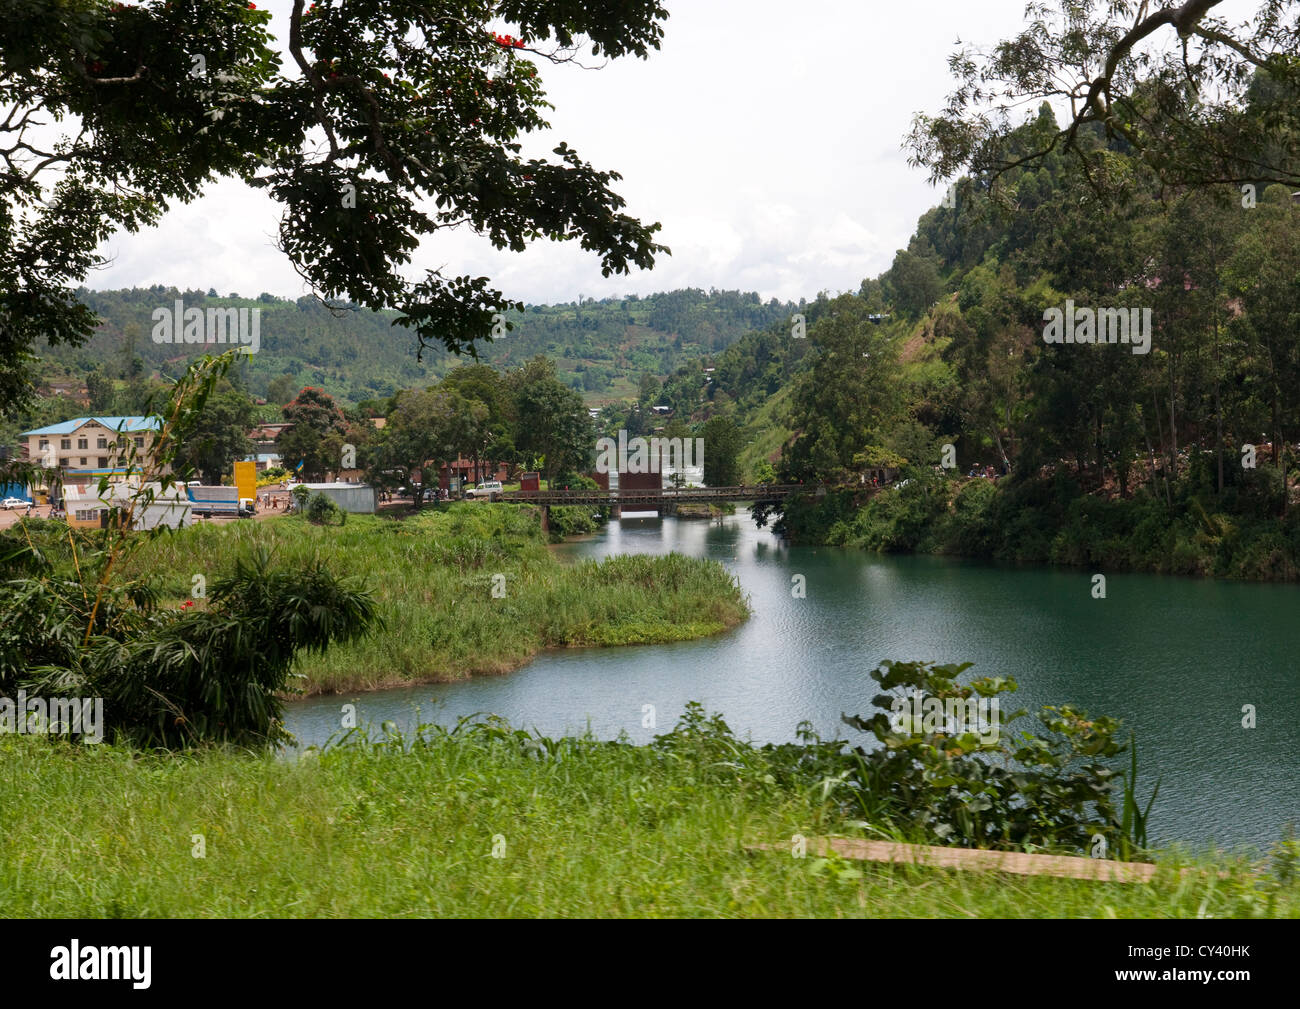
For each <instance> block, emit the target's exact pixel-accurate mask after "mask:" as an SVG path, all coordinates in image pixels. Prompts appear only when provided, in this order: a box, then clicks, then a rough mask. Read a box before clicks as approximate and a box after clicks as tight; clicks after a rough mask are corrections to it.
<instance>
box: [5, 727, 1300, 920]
mask: <svg viewBox="0 0 1300 1009" xmlns="http://www.w3.org/2000/svg"><path fill="white" fill-rule="evenodd" d="M557 758H558V759H557ZM770 778H771V776H770V775H767V774H766V773H765V772H764V767H763V765H762V764H761V762H757V761H756V759H755V758H754V756H753V754H752V753H751V754H749V755H744V756H742V757H740V758H739V759H736V760H732V761H730V762H726V763H723V762H719V761H718V760H717V754H716V753H713V752H711V751H708V750H707V749H706V748H701V749H700V750H698V751H693V750H692V749H691V748H690V746H689V745H686V746H679V747H676V748H674V749H673V750H672V751H671V752H669V751H664V750H656V749H654V748H651V747H633V746H627V745H618V744H602V743H595V742H583V741H580V740H579V741H573V740H570V741H561V742H559V743H550V744H547V743H541V744H539V743H537V742H536V741H534V743H533V745H532V746H531V747H530V746H528V745H526V740H525V739H523V738H521V737H520V736H518V735H516V734H512V733H507V732H505V731H500V732H496V733H470V734H465V733H462V734H461V735H460V736H456V737H450V738H448V737H445V736H444V737H441V738H430V739H428V740H427V741H426V742H425V743H424V744H422V745H419V746H416V747H414V748H413V749H410V750H409V751H408V752H402V751H401V749H398V748H390V747H383V746H360V745H349V746H345V747H343V748H340V749H336V750H332V751H326V752H325V753H324V754H322V755H319V756H315V757H310V758H304V759H303V760H301V761H299V762H288V761H283V760H277V759H274V758H271V757H253V756H248V755H240V754H231V753H222V752H219V751H210V752H206V753H199V754H196V755H186V756H181V755H172V756H155V755H141V754H138V753H131V752H129V751H126V750H123V749H119V748H116V747H112V746H109V745H107V744H105V745H100V746H90V747H83V748H80V749H78V748H75V747H72V746H69V745H67V744H65V743H61V742H56V743H51V742H49V741H48V740H46V739H37V738H32V737H16V736H3V737H0V787H3V790H4V795H5V797H6V798H5V802H4V803H3V804H0V836H3V837H4V845H3V846H2V847H0V915H4V916H6V917H26V916H60V917H61V916H80V917H137V916H139V917H162V916H217V917H225V916H231V917H282V916H288V917H346V916H396V917H405V916H429V915H436V916H467V917H488V916H539V915H545V916H607V917H619V916H691V917H694V916H721V917H740V916H822V917H962V918H965V917H1121V918H1163V917H1180V918H1181V917H1188V918H1190V917H1197V916H1206V917H1208V916H1213V917H1241V916H1289V917H1296V916H1300V890H1298V889H1297V883H1296V881H1295V878H1294V876H1292V877H1291V878H1290V880H1289V881H1284V880H1285V869H1283V870H1282V871H1281V875H1279V874H1278V873H1277V872H1275V871H1274V870H1270V869H1269V868H1267V866H1265V867H1264V868H1263V870H1262V871H1257V867H1255V866H1253V865H1252V863H1251V862H1250V861H1249V860H1248V859H1244V858H1230V857H1227V856H1215V857H1205V858H1201V859H1198V860H1194V861H1191V862H1189V861H1187V860H1184V859H1181V858H1180V857H1179V856H1178V855H1176V854H1175V853H1172V852H1167V853H1165V854H1163V855H1161V856H1160V857H1159V863H1160V864H1161V865H1162V867H1163V869H1162V871H1161V872H1160V873H1159V874H1158V875H1157V877H1156V879H1155V880H1154V881H1153V882H1151V883H1149V884H1118V883H1091V882H1083V881H1076V880H1066V879H1054V878H1045V877H1042V878H1040V877H1017V876H1005V875H998V874H993V873H970V872H955V871H950V870H934V869H921V868H915V867H897V868H895V867H887V866H881V865H876V864H871V863H852V862H846V861H841V860H832V861H829V862H828V861H826V860H824V859H817V858H814V857H812V856H811V855H809V856H808V857H807V858H804V859H796V858H793V857H791V856H790V855H789V854H786V853H782V852H771V853H762V854H754V853H749V852H746V851H745V848H744V846H745V845H746V844H749V843H752V842H754V841H783V840H787V839H789V838H790V837H792V835H794V834H796V833H800V834H804V835H806V836H813V835H815V834H819V833H822V832H830V831H842V832H846V833H856V834H859V835H860V834H861V831H860V830H857V829H856V828H854V827H852V826H850V825H846V824H839V823H836V822H833V821H830V820H827V819H826V818H825V817H824V810H823V808H822V807H820V806H819V805H818V804H817V802H816V801H815V796H817V795H818V794H820V790H819V789H808V788H805V787H802V786H799V787H793V786H782V785H778V784H775V783H774V782H773V781H772V780H770ZM200 834H201V835H202V841H203V845H204V852H203V854H204V856H205V857H203V858H196V857H194V851H195V844H196V839H195V836H194V835H200ZM494 839H495V843H496V844H497V850H498V852H499V853H500V854H501V855H502V856H503V857H499V858H496V857H493V856H492V851H493V845H494ZM502 845H504V847H502ZM1188 864H1190V865H1193V866H1195V867H1196V870H1197V871H1195V872H1194V873H1193V874H1191V875H1189V876H1186V877H1180V876H1179V875H1178V874H1177V873H1176V872H1175V871H1174V870H1175V869H1177V868H1178V867H1179V866H1181V865H1188ZM1164 869H1167V870H1168V871H1163V870H1164ZM1219 873H1223V874H1224V875H1222V876H1220V875H1219Z"/></svg>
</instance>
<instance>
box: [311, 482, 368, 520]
mask: <svg viewBox="0 0 1300 1009" xmlns="http://www.w3.org/2000/svg"><path fill="white" fill-rule="evenodd" d="M302 486H303V487H306V488H307V489H308V490H309V491H311V492H312V493H313V494H315V493H316V492H317V491H319V492H320V493H321V494H324V495H325V496H326V497H327V498H329V499H330V500H331V501H333V502H334V503H335V504H336V505H338V506H339V507H340V508H342V509H343V510H344V511H345V512H352V513H353V514H357V515H373V514H374V513H375V511H376V508H377V503H376V498H375V489H374V488H373V487H371V486H370V485H369V484H363V483H305V484H302Z"/></svg>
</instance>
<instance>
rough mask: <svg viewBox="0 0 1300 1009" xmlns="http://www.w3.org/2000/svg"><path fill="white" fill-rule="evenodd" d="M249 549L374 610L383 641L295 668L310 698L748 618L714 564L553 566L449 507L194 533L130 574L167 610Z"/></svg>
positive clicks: (138, 559)
mask: <svg viewBox="0 0 1300 1009" xmlns="http://www.w3.org/2000/svg"><path fill="white" fill-rule="evenodd" d="M259 545H261V546H265V547H267V548H268V549H270V550H271V551H272V552H273V558H274V559H275V560H276V561H277V562H278V563H281V564H287V565H289V566H292V567H300V566H302V565H305V564H306V563H308V562H309V561H310V560H312V559H314V558H320V559H321V560H323V561H324V562H325V564H326V565H327V566H328V567H329V568H330V570H332V571H333V572H335V573H336V574H339V575H342V576H355V577H357V578H360V579H364V580H365V582H366V585H367V586H368V588H369V589H370V591H371V592H372V593H373V594H374V596H375V598H376V599H377V601H378V603H379V611H380V614H381V616H382V617H383V620H384V622H385V626H384V627H383V628H382V629H379V630H376V631H374V632H372V633H371V634H370V635H369V636H368V637H366V638H365V639H363V640H361V641H359V642H356V643H354V644H349V645H341V646H337V647H334V648H331V649H330V650H329V651H327V652H326V653H325V654H323V655H304V656H303V657H302V658H301V659H300V660H299V664H298V672H300V673H301V674H303V676H304V677H305V680H304V681H303V685H304V687H305V689H306V690H308V691H309V692H313V693H316V692H325V693H328V692H331V691H344V690H365V689H373V688H378V687H383V686H393V685H399V684H403V683H414V682H434V681H436V682H446V681H451V680H458V679H463V678H465V677H468V676H471V675H474V674H478V673H500V672H505V671H507V670H510V669H515V668H517V667H519V666H520V665H522V664H523V663H525V662H527V661H528V660H529V659H530V658H531V657H532V656H533V655H535V654H536V653H537V652H538V651H539V650H541V649H543V648H558V647H577V646H589V645H601V646H603V645H624V644H649V643H659V642H666V641H680V640H686V639H690V638H697V637H702V636H704V635H709V634H716V633H719V632H721V631H723V630H726V629H727V628H729V627H733V626H735V625H736V624H738V623H740V622H741V621H743V620H744V619H746V617H747V616H748V609H747V606H746V604H745V602H744V600H743V598H742V596H741V593H740V590H739V588H738V587H737V586H736V584H735V583H734V582H733V581H732V579H731V578H730V576H729V575H727V574H726V572H725V571H724V570H723V569H722V568H721V567H720V566H718V565H717V564H715V563H713V562H708V561H702V560H696V559H693V558H686V557H682V556H680V555H669V556H666V557H615V558H609V559H607V560H604V561H602V562H600V563H595V562H588V563H582V564H562V563H560V562H559V561H557V560H556V559H555V558H554V557H553V556H551V554H550V553H549V552H548V550H547V549H546V542H545V538H544V536H543V535H542V533H541V531H540V527H539V524H538V520H537V518H536V516H535V514H533V513H532V512H530V511H529V510H527V509H525V508H522V507H516V506H511V505H481V504H456V505H451V506H449V507H447V508H445V509H439V510H436V511H435V510H430V511H428V512H425V513H423V514H420V515H417V516H413V517H411V518H407V519H405V520H402V521H396V520H392V519H387V518H378V517H373V516H364V515H354V516H350V517H349V519H348V521H347V523H346V524H344V525H342V526H313V525H311V524H309V523H308V522H306V521H305V520H304V519H301V518H298V517H286V518H280V519H276V520H274V521H268V522H241V523H231V524H203V525H198V526H195V527H192V528H189V529H184V530H181V531H180V532H178V533H176V534H175V535H168V536H162V537H159V538H158V539H156V540H155V541H153V542H151V543H149V544H148V545H147V546H145V547H144V548H143V549H142V550H141V551H140V552H139V553H138V554H137V555H136V556H135V557H134V558H132V560H131V566H132V570H133V571H134V572H137V573H146V574H148V575H150V576H151V577H153V578H155V579H156V580H157V582H158V583H159V584H160V585H161V587H162V588H163V591H164V593H165V594H166V595H169V596H171V597H173V598H175V599H176V600H178V601H179V600H181V599H187V598H189V597H190V593H191V589H192V587H193V586H194V584H195V576H196V575H202V576H203V578H204V579H205V580H207V581H211V580H212V579H213V578H214V577H215V576H216V575H217V574H218V573H219V572H222V571H226V570H229V569H230V567H231V566H232V565H233V563H234V560H235V558H236V557H237V556H239V555H241V554H246V553H247V552H248V551H249V550H251V549H252V548H254V547H256V546H259ZM199 605H202V601H201V600H200V601H199Z"/></svg>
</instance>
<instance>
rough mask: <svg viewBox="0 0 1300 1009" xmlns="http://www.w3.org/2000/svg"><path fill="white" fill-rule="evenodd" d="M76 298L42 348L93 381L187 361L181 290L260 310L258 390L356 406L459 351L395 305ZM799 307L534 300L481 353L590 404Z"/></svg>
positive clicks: (65, 368) (669, 299)
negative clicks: (80, 318)
mask: <svg viewBox="0 0 1300 1009" xmlns="http://www.w3.org/2000/svg"><path fill="white" fill-rule="evenodd" d="M78 296H79V297H80V298H81V300H82V301H84V302H85V303H86V304H87V305H88V306H89V307H90V308H92V309H93V310H94V311H95V312H96V313H97V314H98V315H99V316H100V318H101V319H102V320H103V321H102V324H101V326H100V328H99V330H98V332H97V333H96V334H95V336H94V337H93V338H92V339H91V340H90V341H89V342H88V343H87V344H86V345H85V346H82V347H76V348H71V347H55V348H50V347H42V348H41V349H40V353H41V356H42V358H43V359H44V360H45V362H46V365H45V368H44V369H43V371H44V374H43V377H45V378H46V379H75V380H84V379H85V377H86V376H87V374H88V373H90V372H92V371H94V370H95V369H96V368H98V369H99V370H100V371H102V372H103V374H104V375H105V376H106V377H107V378H108V379H110V380H116V379H120V378H125V377H130V376H131V375H132V374H139V373H141V371H143V373H144V374H146V375H147V374H150V373H154V372H158V373H161V374H164V375H168V376H173V377H174V375H175V374H176V373H177V372H178V371H180V370H181V368H182V367H183V366H184V363H185V362H186V361H187V360H188V354H186V355H182V356H178V355H177V353H176V352H177V350H178V349H188V348H178V347H176V346H174V345H167V344H155V343H154V342H153V340H152V339H151V333H152V331H153V327H154V323H153V318H152V316H153V312H154V311H155V310H156V309H158V308H160V307H166V308H171V306H172V304H173V303H174V302H175V301H176V300H177V299H180V300H182V301H183V302H184V305H185V307H186V308H201V309H207V308H240V307H244V308H258V309H260V310H261V318H260V324H261V330H260V348H259V350H258V353H257V354H256V355H253V356H251V358H250V359H249V361H248V363H247V364H246V365H245V366H244V368H245V381H246V384H247V387H248V389H249V391H250V392H252V393H253V394H254V395H256V396H265V395H266V394H267V391H268V388H269V386H270V383H271V382H272V381H273V380H275V379H277V378H282V377H283V376H286V375H287V376H290V377H291V379H292V381H291V382H290V383H286V384H289V385H292V388H293V390H295V391H296V390H297V389H299V388H301V387H302V386H304V385H313V386H318V387H321V388H324V389H326V390H328V391H329V392H330V393H331V395H333V396H335V397H336V398H337V399H339V400H341V401H344V402H352V403H355V402H359V401H361V400H365V399H375V398H382V397H385V396H390V395H392V394H393V393H394V392H396V391H397V390H399V389H408V388H413V387H422V386H426V385H429V384H430V383H432V382H433V381H435V380H436V379H437V378H438V377H440V376H442V375H444V374H446V372H447V370H448V368H450V367H452V366H453V365H454V364H455V362H456V361H457V360H458V359H457V358H455V357H453V356H452V355H450V354H447V353H439V352H438V351H437V350H436V349H429V350H426V351H425V353H424V360H423V362H417V361H416V357H415V352H416V340H415V337H414V335H413V334H412V333H411V332H410V331H409V330H407V329H405V328H402V327H400V326H394V325H393V324H392V319H393V314H384V313H376V312H371V311H369V310H348V311H344V312H342V313H338V314H336V313H332V312H331V311H329V310H328V309H326V308H325V307H324V306H322V305H321V304H320V303H319V302H318V301H316V300H315V299H312V298H300V299H298V300H297V301H292V300H287V299H281V298H276V297H274V296H272V295H269V294H262V295H260V296H259V297H257V298H240V297H239V296H238V295H230V296H227V297H218V296H217V292H216V291H213V290H209V291H208V292H207V293H206V294H205V293H204V292H202V291H198V290H192V291H179V290H177V289H175V288H165V287H162V286H154V287H150V288H133V289H131V290H119V291H91V290H86V289H82V290H81V291H79V292H78ZM793 311H797V308H796V307H795V306H792V305H789V304H780V303H778V302H777V301H775V300H772V301H769V302H767V303H764V302H762V301H761V300H760V298H759V296H758V295H757V294H754V293H742V292H739V291H717V290H713V291H703V290H700V289H696V288H692V289H687V290H680V291H671V292H667V293H663V294H654V295H650V296H648V297H644V298H639V297H637V296H635V295H632V296H629V297H627V298H626V299H618V298H607V299H605V300H603V301H591V300H582V301H581V302H580V303H569V304H558V305H535V306H533V305H530V306H527V307H526V310H525V311H524V312H521V313H512V314H510V315H508V316H507V317H506V318H507V320H508V321H510V322H511V323H513V325H514V327H515V328H514V329H513V330H511V331H510V332H509V333H508V334H507V335H506V336H504V337H502V338H501V339H498V340H495V341H493V342H492V343H483V344H481V345H480V347H479V354H480V359H481V360H482V361H483V362H484V363H487V364H491V365H493V366H496V367H501V368H505V367H512V366H516V365H519V364H522V363H523V362H524V361H526V360H528V359H529V358H531V357H533V356H534V355H536V354H546V355H547V356H549V357H551V358H553V359H554V360H555V361H556V363H557V365H558V367H559V369H560V374H561V377H562V378H564V379H565V380H566V381H568V382H569V383H570V384H571V385H572V386H573V387H574V388H576V389H578V390H579V391H581V392H583V393H584V395H585V396H586V397H587V399H588V401H590V402H600V401H603V400H606V399H620V398H635V396H636V394H637V390H638V383H639V381H640V379H641V378H642V376H644V375H646V374H650V375H654V376H655V377H657V378H661V377H662V376H664V375H667V374H669V373H670V372H672V371H674V370H676V369H677V368H679V367H680V366H681V365H683V364H684V363H686V362H688V361H690V360H692V359H695V358H701V357H705V356H708V355H712V354H716V353H718V352H719V351H721V350H723V349H724V348H726V347H727V346H729V345H730V344H731V343H732V342H734V341H735V340H736V339H737V338H739V337H740V336H741V335H742V334H744V333H747V332H749V331H751V330H754V329H761V328H763V327H764V326H767V325H769V324H770V323H772V322H773V321H774V320H777V319H787V318H789V316H790V314H791V312H793ZM136 358H138V359H139V361H138V362H135V359H136ZM133 362H135V363H133Z"/></svg>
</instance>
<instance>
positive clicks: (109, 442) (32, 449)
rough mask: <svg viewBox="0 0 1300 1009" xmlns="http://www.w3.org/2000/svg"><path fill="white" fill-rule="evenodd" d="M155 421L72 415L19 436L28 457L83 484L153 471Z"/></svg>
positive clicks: (157, 422) (69, 480) (157, 424)
mask: <svg viewBox="0 0 1300 1009" xmlns="http://www.w3.org/2000/svg"><path fill="white" fill-rule="evenodd" d="M161 426H162V421H161V418H158V417H74V418H73V419H72V420H65V421H61V422H60V423H58V424H50V425H48V426H46V427H40V428H37V429H36V430H34V431H24V432H23V433H22V435H21V437H22V438H23V439H25V440H26V443H27V445H26V447H27V458H28V459H29V460H30V461H31V462H33V463H36V464H37V465H40V466H43V467H44V468H46V469H58V470H61V471H62V474H63V480H64V483H86V482H89V481H92V480H98V479H99V478H100V477H102V476H107V477H109V479H123V478H125V477H126V476H127V475H128V470H129V471H131V472H136V473H139V472H142V471H144V470H153V466H154V462H155V459H154V455H153V452H154V442H155V439H156V438H157V437H158V432H159V430H160V429H161Z"/></svg>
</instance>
